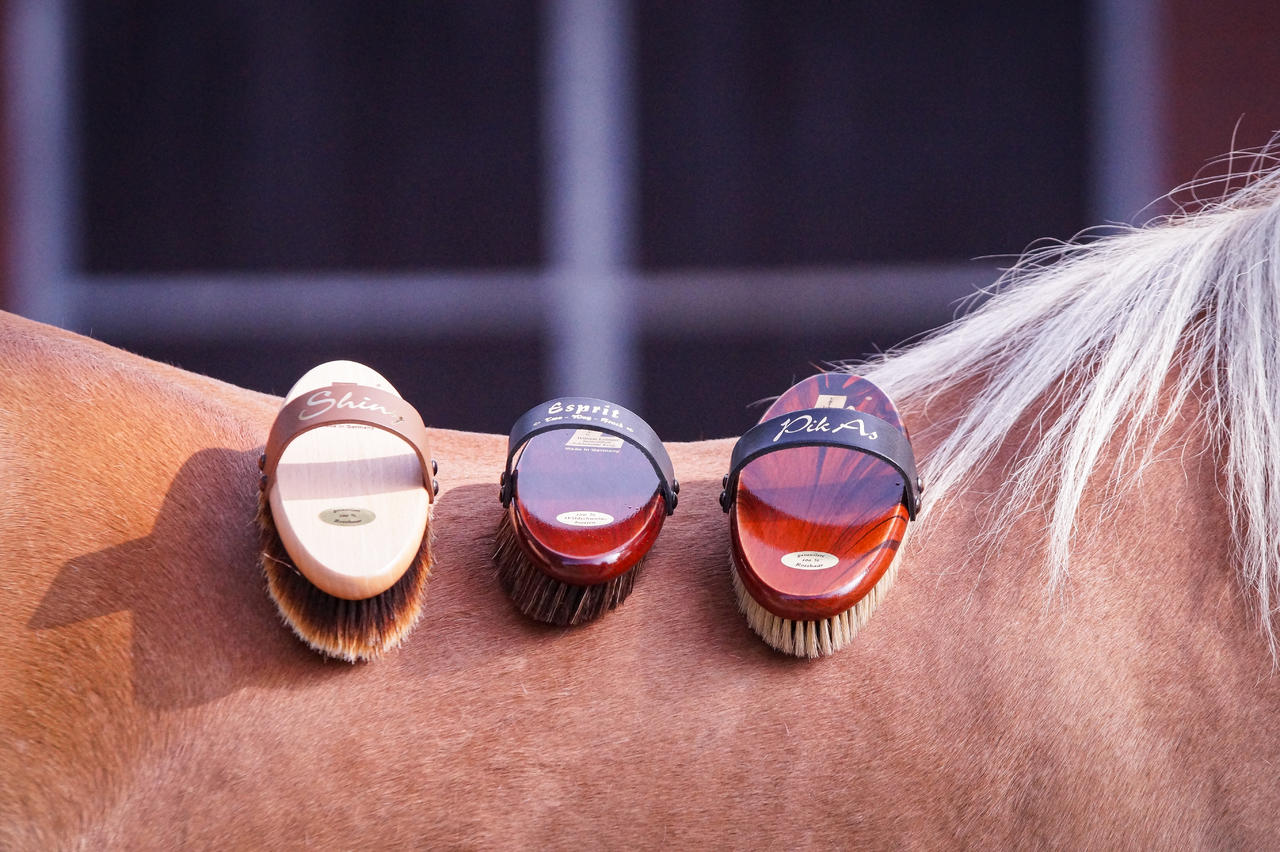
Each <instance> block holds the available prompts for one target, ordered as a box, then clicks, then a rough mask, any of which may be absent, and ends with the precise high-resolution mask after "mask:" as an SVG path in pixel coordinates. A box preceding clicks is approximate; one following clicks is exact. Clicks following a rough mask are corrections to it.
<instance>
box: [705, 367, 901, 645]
mask: <svg viewBox="0 0 1280 852" xmlns="http://www.w3.org/2000/svg"><path fill="white" fill-rule="evenodd" d="M821 397H827V399H820V398H821ZM841 397H843V398H844V399H843V401H840V399H839V398H841ZM832 403H837V404H838V405H837V407H846V408H854V409H856V410H858V411H862V412H866V413H868V414H874V415H875V416H877V417H879V418H881V419H883V420H885V421H887V422H889V423H891V424H893V425H894V426H896V427H898V428H900V429H903V431H904V433H905V431H906V430H905V428H904V427H903V426H902V421H901V419H900V418H899V416H898V412H897V410H896V409H895V408H894V406H893V403H892V402H891V401H890V400H889V398H888V397H887V396H885V395H884V393H883V392H882V391H881V390H880V389H879V388H877V387H875V386H874V385H872V384H871V383H870V382H868V381H866V380H864V379H861V378H859V377H857V376H851V375H849V374H845V373H824V374H821V375H817V376H812V377H810V378H808V379H805V380H804V381H802V382H800V383H799V384H797V385H795V386H794V387H792V388H791V389H790V390H788V391H787V392H786V393H785V394H783V395H782V396H781V397H779V398H778V400H777V401H776V402H774V404H773V405H772V406H770V408H769V410H768V411H766V412H765V414H764V416H763V417H762V418H761V420H765V419H768V418H770V417H776V416H778V415H781V414H785V413H786V412H788V411H797V410H800V409H804V408H810V407H814V406H818V405H820V404H821V405H830V404H832ZM903 487H904V483H903V480H902V475H901V474H899V473H898V471H896V470H894V468H893V467H892V466H891V465H889V464H887V463H886V462H883V461H881V460H880V459H877V458H874V457H872V456H869V455H867V454H865V453H860V452H857V451H855V450H850V449H844V448H839V447H793V448H789V449H785V450H779V451H778V452H775V453H771V454H769V455H766V456H762V457H760V458H758V459H756V460H755V461H752V462H751V463H750V464H748V465H747V466H746V467H744V468H743V470H742V474H741V477H740V479H739V480H738V488H737V499H736V502H735V504H734V506H733V509H732V511H731V512H730V518H729V524H730V539H731V542H732V552H733V560H734V565H735V568H736V570H737V571H738V574H739V577H740V578H741V580H742V582H743V584H744V586H745V587H746V589H747V591H748V592H749V593H750V594H751V596H752V597H753V598H755V599H756V601H758V602H759V603H760V605H761V606H763V607H765V609H767V610H769V611H770V612H772V613H774V614H775V615H778V616H781V617H783V618H790V619H796V620H806V621H807V620H816V619H824V618H831V617H833V616H836V615H839V614H840V613H842V612H844V611H846V610H848V609H849V608H850V607H852V606H853V605H854V604H856V603H857V602H858V601H859V600H860V599H861V598H863V597H864V596H865V595H866V594H867V593H868V592H869V591H870V590H871V589H872V587H874V586H875V584H876V583H877V582H878V581H879V580H880V578H881V577H883V576H884V574H885V572H886V571H887V570H888V569H889V566H890V565H891V564H892V562H893V559H894V557H895V556H896V555H897V551H898V547H899V546H900V545H901V543H902V538H903V535H904V534H905V533H906V527H907V511H906V507H905V506H903V504H902V495H903ZM798 553H816V554H823V555H824V556H823V557H820V558H818V559H816V560H811V561H817V562H818V563H819V564H821V562H822V561H830V562H832V563H833V564H831V565H830V567H819V568H810V569H800V568H794V567H789V566H788V565H786V564H784V563H783V558H784V557H786V556H787V555H788V554H798ZM793 560H794V557H793Z"/></svg>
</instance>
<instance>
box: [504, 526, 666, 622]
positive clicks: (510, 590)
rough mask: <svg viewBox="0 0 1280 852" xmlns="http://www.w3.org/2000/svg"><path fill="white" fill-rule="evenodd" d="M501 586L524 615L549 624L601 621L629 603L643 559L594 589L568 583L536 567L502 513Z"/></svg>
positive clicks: (593, 586) (596, 585) (598, 584)
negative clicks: (604, 614) (597, 619)
mask: <svg viewBox="0 0 1280 852" xmlns="http://www.w3.org/2000/svg"><path fill="white" fill-rule="evenodd" d="M493 561H494V564H496V565H497V566H498V582H499V584H501V586H502V588H503V590H504V591H506V593H507V595H508V596H509V597H510V598H511V600H512V602H513V603H514V604H515V605H516V608H517V609H519V610H520V611H521V612H522V613H524V614H525V615H527V616H529V617H530V618H534V619H537V620H538V621H543V622H546V623H547V624H555V625H558V626H560V627H568V626H570V625H574V624H582V623H584V622H587V621H591V620H593V619H596V618H599V617H600V615H601V614H602V613H604V611H605V610H609V609H613V608H615V607H616V606H618V605H619V604H620V603H622V602H623V601H624V600H626V599H627V595H629V594H631V589H632V587H633V586H635V582H636V575H637V574H639V573H640V566H641V565H643V564H644V560H643V559H641V560H640V561H639V562H637V563H636V564H635V565H634V566H632V567H631V569H630V570H629V571H626V572H625V573H623V574H619V575H618V576H617V577H614V578H613V579H611V580H607V581H605V582H603V583H597V584H595V585H592V586H577V585H573V584H570V583H565V582H562V581H560V580H557V579H556V578H554V577H550V576H548V575H547V574H544V573H543V572H542V571H541V570H539V569H538V567H537V566H536V565H533V564H532V563H531V562H530V561H529V559H528V558H527V557H526V556H525V554H524V551H523V550H522V549H521V548H520V542H519V541H517V540H516V531H515V528H514V527H513V526H512V525H511V520H510V519H509V518H508V517H507V513H506V512H503V513H502V520H501V521H499V523H498V532H497V535H496V536H495V537H494V552H493Z"/></svg>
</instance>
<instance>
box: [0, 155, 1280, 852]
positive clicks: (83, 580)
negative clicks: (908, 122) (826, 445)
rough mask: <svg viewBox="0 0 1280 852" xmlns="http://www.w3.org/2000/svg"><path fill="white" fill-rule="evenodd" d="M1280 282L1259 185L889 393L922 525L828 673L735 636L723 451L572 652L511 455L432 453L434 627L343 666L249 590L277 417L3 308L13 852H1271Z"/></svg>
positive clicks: (1031, 264)
mask: <svg viewBox="0 0 1280 852" xmlns="http://www.w3.org/2000/svg"><path fill="white" fill-rule="evenodd" d="M1278 262H1280V177H1278V176H1277V174H1274V173H1272V174H1264V175H1261V176H1259V177H1258V178H1257V179H1256V180H1255V181H1254V182H1253V183H1252V184H1251V186H1250V187H1248V188H1247V189H1245V190H1243V191H1240V192H1237V193H1236V194H1235V195H1233V196H1231V197H1229V198H1228V199H1226V200H1225V201H1223V202H1221V203H1219V204H1216V205H1212V206H1210V207H1207V208H1205V209H1204V210H1202V211H1201V212H1199V213H1197V214H1195V215H1192V216H1187V217H1183V218H1177V219H1173V220H1170V221H1168V222H1163V223H1160V224H1158V225H1156V226H1153V227H1150V228H1147V229H1142V230H1136V231H1128V232H1124V233H1119V234H1114V235H1110V236H1106V237H1102V238H1099V239H1096V240H1093V241H1089V242H1087V243H1085V244H1081V245H1069V246H1059V247H1055V248H1053V249H1050V250H1042V251H1039V252H1037V253H1034V254H1032V255H1030V256H1028V257H1027V258H1025V259H1024V260H1023V261H1022V262H1021V263H1020V264H1019V265H1018V266H1017V267H1015V268H1014V269H1013V270H1012V271H1011V272H1010V273H1009V274H1008V275H1007V276H1006V277H1005V279H1004V280H1003V281H1002V282H1001V284H1000V286H999V287H998V288H997V289H998V291H999V292H997V293H996V294H995V295H994V296H993V297H992V298H990V299H989V300H988V301H987V302H986V303H985V304H984V305H983V306H982V307H981V308H979V309H977V310H976V311H974V312H973V313H971V314H970V315H969V316H968V317H966V318H964V319H962V320H960V321H958V322H957V323H956V324H955V325H953V326H952V327H950V328H949V329H946V330H944V331H943V332H941V333H939V334H937V335H935V336H934V337H932V338H930V339H929V340H926V341H924V342H923V343H921V344H918V345H916V346H914V347H912V348H911V349H909V350H907V351H905V352H903V353H899V354H896V355H894V356H892V357H889V358H886V359H884V360H883V361H881V362H878V363H875V364H873V365H870V366H869V367H863V368H860V369H861V370H862V372H864V373H865V374H867V375H869V376H870V377H871V378H873V379H874V380H875V381H877V382H878V383H880V384H881V385H882V386H883V387H885V388H886V389H887V390H888V391H889V392H890V393H891V394H893V395H895V396H896V397H897V398H898V400H899V402H900V406H901V407H902V408H903V410H904V413H905V420H906V422H907V423H908V424H909V426H910V427H911V428H912V430H913V434H914V438H915V441H916V447H917V454H918V456H919V457H920V458H922V459H923V460H924V478H925V500H926V509H925V513H924V515H923V517H922V520H921V522H920V529H918V530H917V531H916V532H915V533H914V534H913V537H912V543H911V546H910V547H909V549H908V550H907V552H906V553H905V554H904V556H903V563H902V566H901V572H900V574H899V578H898V580H897V583H896V584H895V585H894V587H893V588H892V589H890V591H889V594H888V597H887V598H886V600H885V601H884V603H883V604H882V605H881V607H880V609H879V611H878V612H877V614H876V616H875V617H874V618H873V619H872V620H871V622H870V623H869V624H868V626H867V627H866V628H865V629H864V630H863V632H862V633H861V634H860V635H859V636H858V637H857V639H856V641H855V642H854V643H853V645H852V646H851V647H849V648H847V649H845V650H844V651H842V652H840V653H838V654H836V655H835V656H833V657H830V658H826V659H822V660H818V661H814V662H808V661H800V660H796V659H793V658H789V657H783V656H782V655H779V654H777V653H776V652H774V651H772V650H770V649H769V648H768V647H766V646H765V645H764V644H763V643H761V642H760V641H759V640H758V639H757V638H756V637H755V636H754V634H752V633H751V632H750V631H749V630H748V629H747V627H746V626H745V624H744V623H743V621H742V619H741V618H740V616H739V615H738V613H737V612H736V610H735V606H734V603H733V599H732V592H731V590H730V583H729V579H728V565H729V556H728V536H727V530H726V523H725V521H724V517H723V515H722V514H721V513H720V511H719V508H718V506H717V502H716V497H717V494H718V492H719V489H720V484H719V480H720V476H721V474H723V473H724V471H725V469H726V464H727V460H728V456H729V451H730V448H731V446H732V441H731V440H728V439H726V440H719V441H704V442H698V443H689V444H674V445H671V451H672V457H673V460H674V463H675V467H676V470H677V473H678V475H679V477H680V479H681V480H682V482H683V483H684V486H685V489H684V492H683V493H682V495H681V507H680V511H679V512H678V513H677V514H676V515H675V516H674V517H673V518H672V519H671V520H670V521H669V523H668V525H667V527H666V529H665V530H664V532H663V535H662V538H661V539H660V540H659V542H658V544H657V546H656V547H655V549H654V551H653V552H652V553H651V554H650V557H649V559H648V561H647V563H646V569H645V576H644V577H643V578H642V579H641V581H640V583H639V584H638V586H637V590H636V593H635V594H634V595H633V596H632V597H631V599H629V600H628V601H627V603H626V604H625V605H624V606H623V607H621V608H620V609H619V610H617V611H616V612H613V613H610V614H608V615H607V616H606V617H604V618H602V619H600V620H599V621H598V622H595V623H593V624H591V625H588V626H585V627H582V628H577V629H572V630H562V629H555V628H548V627H544V626H541V625H537V624H533V623H531V622H529V621H527V620H526V619H524V618H522V617H520V616H519V615H518V614H517V613H516V611H515V609H514V608H513V606H512V605H511V604H510V602H509V601H508V600H507V599H506V598H505V597H504V596H503V595H502V593H501V592H500V591H499V589H498V587H497V583H496V582H495V578H494V571H493V568H492V567H491V563H490V551H491V547H492V537H493V531H494V528H495V526H496V524H497V521H498V516H499V512H500V507H499V505H498V501H497V500H496V499H495V494H496V486H495V481H496V477H497V472H498V471H500V470H501V469H502V466H503V458H504V455H503V454H504V449H505V441H504V439H503V438H502V437H500V436H492V435H474V434H467V433H460V432H446V431H440V430H433V434H432V441H433V448H434V450H435V453H436V455H437V456H438V457H439V458H440V460H441V473H442V477H443V482H444V490H443V491H442V492H441V495H440V498H439V501H438V504H437V508H436V514H435V516H434V520H433V524H434V526H435V529H436V530H437V535H438V538H437V547H436V552H437V553H438V554H439V557H438V562H437V565H436V568H435V571H434V576H433V578H432V581H431V585H430V587H429V592H428V600H427V607H426V614H425V616H424V618H423V621H422V622H421V623H420V625H419V627H418V628H417V631H416V632H415V633H414V634H413V636H411V637H410V639H409V641H408V642H407V644H406V645H405V646H404V647H403V648H402V649H400V650H399V651H396V652H394V653H392V654H391V655H389V656H388V657H386V658H384V659H383V660H381V661H379V662H376V663H370V664H363V665H356V666H352V665H348V664H345V663H337V662H333V661H327V660H325V659H322V658H320V657H319V656H316V655H314V654H312V653H311V652H309V651H307V650H306V649H305V648H304V647H303V646H302V645H301V644H300V643H298V642H297V641H296V640H295V639H294V638H293V636H292V635H291V634H290V632H289V631H288V630H287V629H285V628H284V627H283V626H282V625H281V624H280V623H279V620H278V617H277V616H276V615H275V612H274V608H273V606H272V604H271V603H270V601H269V600H268V598H267V595H266V593H265V590H264V588H263V582H262V579H261V577H260V575H259V572H258V569H257V567H256V553H255V534H254V528H253V524H254V510H255V498H256V493H255V489H256V484H257V478H258V472H257V469H256V464H255V462H256V458H257V454H258V453H259V451H260V448H261V445H262V441H263V438H264V436H265V435H266V434H267V429H268V426H269V424H270V422H271V419H272V417H273V416H274V413H275V410H276V407H277V404H278V403H277V401H276V400H273V399H271V398H268V397H264V396H261V395H258V394H253V393H250V392H248V391H242V390H239V389H236V388H233V387H230V386H227V385H224V384H220V383H217V382H214V381H212V380H209V379H205V378H202V377H198V376H194V375H191V374H188V373H184V372H181V371H179V370H176V369H173V368H169V367H165V366H162V365H159V364H155V363H152V362H149V361H145V360H143V359H140V358H136V357H134V356H131V355H128V354H125V353H122V352H119V351H117V350H114V349H111V348H109V347H106V346H103V345H101V344H98V343H95V342H93V341H90V340H86V339H84V338H80V337H76V336H74V335H70V334H67V333H63V332H60V331H57V330H54V329H50V328H47V327H44V326H40V325H37V324H35V323H31V322H28V321H25V320H22V319H19V318H16V317H5V318H4V319H3V321H2V322H0V368H2V370H0V377H2V378H0V389H2V393H3V409H2V413H0V465H2V468H0V469H2V470H3V474H4V475H3V479H2V480H0V481H2V483H3V484H2V485H0V487H2V488H3V492H2V493H3V498H4V500H3V503H4V507H5V511H4V512H3V514H0V546H2V547H3V555H4V560H3V571H4V572H5V577H4V582H3V583H0V612H3V613H4V615H5V618H6V619H7V623H6V627H5V630H4V631H3V634H2V635H0V684H2V685H0V846H3V847H5V848H47V847H55V846H76V845H84V846H89V847H101V846H104V845H115V846H124V847H130V848H137V847H155V846H162V847H175V846H182V847H185V846H210V845H215V844H216V845H218V846H227V847H256V848H277V847H334V846H366V845H374V844H396V845H415V846H418V845H431V846H443V845H459V844H465V845H476V846H519V847H534V846H547V845H551V846H570V845H584V844H585V845H601V844H609V845H617V846H627V847H630V846H658V845H678V846H704V845H713V846H771V847H779V846H787V847H790V846H797V845H799V846H817V845H830V844H839V845H854V844H857V845H870V846H900V845H920V846H938V845H953V844H961V845H982V846H988V847H990V846H995V847H1005V846H1010V845H1015V844H1016V845H1018V846H1025V845H1032V844H1034V845H1049V846H1069V847H1107V848H1112V847H1126V846H1132V847H1143V848H1148V847H1152V846H1172V845H1177V846H1184V845H1214V846H1229V847H1239V846H1243V847H1257V846H1265V845H1269V844H1270V843H1274V842H1275V838H1276V837H1277V836H1280V785H1277V784H1276V783H1275V767H1277V766H1280V724H1277V722H1280V688H1278V687H1277V678H1276V677H1275V675H1274V674H1273V669H1274V659H1275V648H1276V635H1275V631H1274V623H1273V621H1272V619H1271V618H1270V615H1269V614H1270V613H1271V611H1272V610H1273V609H1274V608H1275V606H1276V603H1275V600H1276V594H1277V571H1278V570H1280V555H1278V554H1277V548H1278V547H1280V495H1277V494H1276V489H1277V488H1278V487H1280V452H1277V449H1280V440H1278V436H1277V435H1276V430H1277V429H1278V428H1280V402H1278V398H1280V391H1277V386H1276V383H1275V382H1274V381H1272V379H1274V373H1275V370H1274V367H1275V365H1277V364H1278V363H1280V349H1278V344H1277V329H1280V266H1278V265H1277V264H1278ZM423 413H424V416H425V417H426V419H427V421H428V423H429V422H430V420H431V411H430V409H429V407H424V408H423Z"/></svg>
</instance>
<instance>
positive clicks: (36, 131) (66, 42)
mask: <svg viewBox="0 0 1280 852" xmlns="http://www.w3.org/2000/svg"><path fill="white" fill-rule="evenodd" d="M5 8H6V10H7V20H6V22H5V24H6V27H5V29H6V43H5V46H4V47H5V61H6V62H7V63H8V67H7V68H6V69H5V76H6V79H7V83H6V85H7V87H8V91H7V93H6V94H7V98H6V100H7V104H8V107H7V108H8V115H7V117H6V118H7V124H8V131H9V134H10V135H9V140H8V144H9V145H10V146H11V150H12V161H11V162H12V163H13V168H12V171H11V173H10V179H11V181H12V183H11V187H12V192H13V197H12V199H11V203H10V221H9V233H10V235H11V236H10V244H9V251H10V270H9V284H10V287H11V288H12V290H11V292H10V297H11V299H10V301H11V307H12V309H13V311H14V312H15V313H19V314H22V315H23V316H26V317H29V318H31V319H35V320H39V321H41V322H47V323H51V324H53V325H58V326H62V327H64V328H73V327H74V326H75V325H76V321H77V311H76V299H75V284H74V276H75V272H76V270H75V261H76V259H75V252H76V248H75V247H76V245H77V232H78V228H77V219H76V195H75V191H74V188H73V184H72V178H73V175H74V173H75V162H76V159H75V146H74V125H73V123H72V110H73V108H74V103H73V100H72V95H71V79H70V78H71V74H72V70H73V69H72V58H73V57H74V55H75V53H74V51H73V50H72V49H71V45H72V42H71V37H72V31H71V30H72V28H71V14H70V10H69V8H68V4H67V3H66V2H64V0H12V2H10V3H7V4H5Z"/></svg>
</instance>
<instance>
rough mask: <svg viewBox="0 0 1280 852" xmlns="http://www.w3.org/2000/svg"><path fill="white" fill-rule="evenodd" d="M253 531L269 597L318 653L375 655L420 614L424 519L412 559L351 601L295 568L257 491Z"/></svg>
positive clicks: (426, 554) (427, 566)
mask: <svg viewBox="0 0 1280 852" xmlns="http://www.w3.org/2000/svg"><path fill="white" fill-rule="evenodd" d="M258 532H259V536H258V541H259V548H260V551H261V558H260V560H259V561H260V563H261V565H262V571H263V573H264V574H265V575H266V578H267V591H268V592H269V593H270V595H271V599H272V600H273V601H275V603H276V608H277V609H278V610H279V611H280V615H281V617H282V618H283V619H284V622H285V624H288V625H289V627H290V628H292V629H293V632H294V633H295V634H297V636H298V638H299V639H301V640H302V641H303V642H305V643H306V644H307V645H309V646H310V647H311V648H313V649H314V650H316V651H319V652H320V653H321V654H325V655H327V656H330V657H337V658H338V659H340V660H346V661H347V662H350V663H355V662H360V661H362V660H374V659H377V658H378V657H380V656H382V654H384V653H385V652H387V651H389V650H391V649H392V648H395V647H397V646H398V645H399V644H400V643H401V642H403V641H404V638H405V637H406V636H408V635H409V633H410V632H411V631H412V630H413V627H414V625H415V624H417V622H418V618H419V616H421V615H422V604H423V601H424V599H425V598H426V590H427V578H428V577H429V576H430V574H431V537H432V530H431V525H430V523H429V522H428V525H427V534H426V535H424V536H423V537H422V546H421V548H420V549H419V551H418V556H417V558H415V559H414V560H413V563H412V564H411V565H410V566H409V568H408V569H407V570H406V571H405V572H404V575H403V576H402V577H401V578H400V579H399V580H397V581H396V583H395V585H393V586H392V587H391V588H389V589H387V590H386V591H385V592H382V593H381V594H378V595H374V596H373V597H371V598H366V599H364V600H356V601H353V600H346V599H344V598H338V597H334V596H333V595H330V594H328V593H327V592H323V591H321V590H320V589H318V588H316V587H315V586H313V585H312V584H311V582H310V581H308V580H307V578H306V577H304V576H302V573H301V572H299V571H298V569H297V568H296V567H294V564H293V560H292V559H290V558H289V554H288V552H287V551H286V550H285V549H284V544H283V543H282V542H281V541H280V536H279V535H278V534H277V533H276V526H275V521H274V520H273V519H272V517H271V505H270V502H269V500H268V498H267V495H266V493H265V492H262V491H260V492H258Z"/></svg>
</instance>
